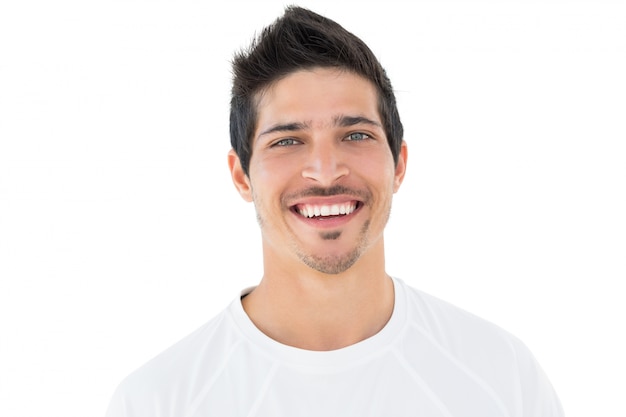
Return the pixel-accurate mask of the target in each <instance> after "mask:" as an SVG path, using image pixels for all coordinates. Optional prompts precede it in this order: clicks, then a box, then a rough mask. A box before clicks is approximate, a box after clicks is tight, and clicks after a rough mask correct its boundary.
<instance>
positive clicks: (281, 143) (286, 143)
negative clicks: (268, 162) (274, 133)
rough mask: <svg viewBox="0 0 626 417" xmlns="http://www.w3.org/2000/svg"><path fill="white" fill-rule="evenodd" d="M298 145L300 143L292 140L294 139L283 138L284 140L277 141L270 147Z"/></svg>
mask: <svg viewBox="0 0 626 417" xmlns="http://www.w3.org/2000/svg"><path fill="white" fill-rule="evenodd" d="M298 144H300V141H298V140H296V139H294V138H285V139H281V140H279V141H276V142H274V143H273V144H272V147H274V146H292V145H298Z"/></svg>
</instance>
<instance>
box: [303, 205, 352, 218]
mask: <svg viewBox="0 0 626 417" xmlns="http://www.w3.org/2000/svg"><path fill="white" fill-rule="evenodd" d="M358 205H359V202H358V201H348V202H345V203H340V204H297V205H296V206H295V207H294V210H295V211H296V212H297V213H298V214H300V215H301V216H303V217H307V218H320V219H323V218H325V217H335V216H345V215H348V214H352V213H353V212H354V211H355V210H356V209H357V207H358Z"/></svg>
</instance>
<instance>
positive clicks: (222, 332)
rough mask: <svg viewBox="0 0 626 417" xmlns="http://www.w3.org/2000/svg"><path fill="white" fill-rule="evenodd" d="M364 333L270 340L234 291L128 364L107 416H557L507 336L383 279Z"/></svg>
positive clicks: (536, 372)
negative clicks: (307, 345)
mask: <svg viewBox="0 0 626 417" xmlns="http://www.w3.org/2000/svg"><path fill="white" fill-rule="evenodd" d="M393 281H394V286H395V304H394V311H393V314H392V317H391V319H390V320H389V322H388V323H387V325H386V326H385V327H384V328H383V329H382V330H381V331H380V332H378V333H377V334H376V335H374V336H372V337H370V338H368V339H366V340H363V341H361V342H359V343H356V344H354V345H351V346H348V347H346V348H343V349H338V350H333V351H326V352H319V351H307V350H302V349H298V348H294V347H290V346H286V345H283V344H280V343H278V342H276V341H275V340H273V339H270V338H269V337H267V336H266V335H265V334H263V333H262V332H261V331H260V330H258V329H257V328H256V327H255V326H254V324H253V323H252V322H251V321H250V319H249V318H248V316H247V315H246V313H245V311H244V310H243V307H242V305H241V301H240V299H236V300H234V301H233V302H232V303H231V304H230V306H229V307H228V308H226V309H225V310H224V311H223V312H222V313H220V314H219V315H218V316H216V317H215V318H213V319H212V320H211V321H209V322H208V323H206V324H205V325H204V326H202V327H201V328H199V329H198V330H196V331H195V332H194V333H192V334H191V335H189V336H187V337H186V338H185V339H183V340H181V341H180V342H178V343H177V344H175V345H174V346H172V347H171V348H169V349H168V350H166V351H165V352H163V353H162V354H160V355H159V356H157V357H156V358H154V359H152V360H151V361H150V362H148V363H147V364H146V365H144V366H143V367H141V368H139V369H138V370H137V371H135V372H134V373H132V374H131V375H129V376H128V377H127V378H126V379H125V380H124V381H122V383H121V384H120V385H119V387H118V388H117V390H116V392H115V394H114V396H113V399H112V401H111V403H110V406H109V409H108V412H107V417H157V416H158V417H200V416H203V417H206V416H220V417H225V416H229V417H232V416H248V417H260V416H271V417H277V416H289V417H297V416H316V417H322V416H323V417H331V416H341V417H348V416H358V417H365V416H385V417H392V416H393V417H401V416H428V417H440V416H441V417H444V416H445V417H461V416H463V417H562V416H563V411H562V409H561V405H560V403H559V400H558V398H557V396H556V395H555V393H554V391H553V389H552V386H551V385H550V383H549V381H548V379H547V378H546V376H545V375H544V373H543V372H542V370H541V369H540V367H539V365H538V364H537V362H536V361H535V359H534V358H533V356H532V354H531V353H530V352H529V351H528V349H527V348H526V347H525V346H524V345H523V344H522V343H521V342H520V341H519V340H518V339H517V338H515V337H513V336H511V335H510V334H509V333H507V332H505V331H504V330H502V329H500V328H499V327H497V326H495V325H493V324H491V323H489V322H486V321H484V320H482V319H480V318H478V317H476V316H474V315H471V314H469V313H467V312H465V311H463V310H461V309H459V308H457V307H454V306H452V305H450V304H448V303H446V302H443V301H441V300H439V299H437V298H434V297H432V296H429V295H427V294H424V293H423V292H420V291H417V290H415V289H413V288H411V287H409V286H407V285H406V284H404V283H403V282H402V281H401V280H398V279H394V280H393Z"/></svg>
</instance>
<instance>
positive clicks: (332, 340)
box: [243, 258, 394, 350]
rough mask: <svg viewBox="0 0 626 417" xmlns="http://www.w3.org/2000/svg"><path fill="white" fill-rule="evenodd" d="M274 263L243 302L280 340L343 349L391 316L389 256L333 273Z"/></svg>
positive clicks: (259, 324)
mask: <svg viewBox="0 0 626 417" xmlns="http://www.w3.org/2000/svg"><path fill="white" fill-rule="evenodd" d="M381 260H382V258H381ZM268 266H270V267H271V266H272V264H271V263H270V264H269V265H268V264H267V263H266V267H265V274H264V276H263V279H262V280H261V282H260V284H259V286H258V287H257V288H255V290H254V291H253V292H252V293H250V294H249V295H248V296H246V297H245V298H244V299H243V307H244V309H245V311H246V313H247V314H248V316H249V317H250V319H251V320H252V322H253V323H254V324H255V325H256V326H257V327H258V328H259V329H260V330H261V331H262V332H263V333H265V334H266V335H267V336H269V337H270V338H272V339H274V340H276V341H278V342H280V343H283V344H285V345H289V346H294V347H298V348H301V349H307V350H334V349H339V348H342V347H346V346H349V345H352V344H354V343H357V342H360V341H362V340H364V339H367V338H369V337H371V336H373V335H374V334H376V333H378V332H379V331H380V330H381V329H382V328H383V327H384V326H385V324H386V323H387V321H389V318H390V317H391V313H392V311H393V305H394V290H393V282H392V281H391V279H390V278H389V276H388V275H387V274H386V273H385V271H384V262H382V263H381V262H374V263H372V262H367V260H365V259H360V260H359V261H357V263H355V265H353V266H352V267H351V268H349V270H347V271H345V272H342V273H340V274H333V275H328V274H323V273H320V272H317V271H314V270H312V269H310V268H309V267H306V266H304V265H301V266H299V267H298V268H283V269H278V268H269V267H268ZM287 271H289V272H288V273H286V272H287Z"/></svg>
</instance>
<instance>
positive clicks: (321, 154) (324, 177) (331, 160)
mask: <svg viewBox="0 0 626 417" xmlns="http://www.w3.org/2000/svg"><path fill="white" fill-rule="evenodd" d="M337 148H338V146H337V145H336V144H335V143H315V144H311V146H310V150H309V153H308V155H307V160H306V162H305V164H304V166H303V168H302V176H303V177H304V178H307V179H311V180H314V181H316V182H317V183H318V185H320V186H331V185H333V184H334V183H335V182H336V181H337V180H338V179H340V178H342V177H344V176H346V175H348V174H349V172H350V171H349V169H348V166H347V164H346V161H345V158H344V156H343V155H342V154H341V152H340V150H339V149H337Z"/></svg>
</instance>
